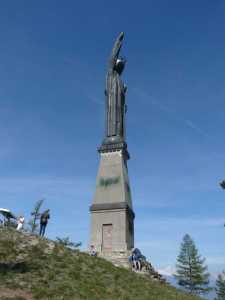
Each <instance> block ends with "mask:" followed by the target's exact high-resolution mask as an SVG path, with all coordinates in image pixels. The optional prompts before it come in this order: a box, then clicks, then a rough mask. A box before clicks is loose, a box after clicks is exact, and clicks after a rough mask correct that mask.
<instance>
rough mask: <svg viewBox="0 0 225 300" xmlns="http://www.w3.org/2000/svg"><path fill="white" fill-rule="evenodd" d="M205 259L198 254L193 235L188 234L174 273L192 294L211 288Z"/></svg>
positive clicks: (181, 284) (182, 245) (182, 244)
mask: <svg viewBox="0 0 225 300" xmlns="http://www.w3.org/2000/svg"><path fill="white" fill-rule="evenodd" d="M204 262H205V259H204V258H201V256H200V255H199V254H198V249H197V248H196V246H195V243H194V241H193V240H192V239H191V237H190V236H189V235H188V234H186V235H185V236H184V238H183V241H182V243H181V248H180V254H179V255H178V257H177V264H176V274H175V275H174V276H175V278H176V279H177V281H178V284H179V285H180V286H181V287H183V288H184V289H185V290H186V291H188V292H189V293H190V294H193V295H198V294H203V293H207V292H209V291H210V290H211V288H209V286H208V285H209V276H210V274H209V273H208V272H207V266H206V265H204Z"/></svg>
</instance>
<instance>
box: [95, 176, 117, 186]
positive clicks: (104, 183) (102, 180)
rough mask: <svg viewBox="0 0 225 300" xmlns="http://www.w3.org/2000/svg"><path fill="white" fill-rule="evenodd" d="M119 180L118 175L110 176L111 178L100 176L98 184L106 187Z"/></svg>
mask: <svg viewBox="0 0 225 300" xmlns="http://www.w3.org/2000/svg"><path fill="white" fill-rule="evenodd" d="M119 181H120V177H119V176H118V177H111V178H104V177H101V178H100V181H99V185H100V186H103V187H108V186H110V185H112V184H117V183H119Z"/></svg>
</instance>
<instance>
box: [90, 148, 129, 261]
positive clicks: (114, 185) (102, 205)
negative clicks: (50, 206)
mask: <svg viewBox="0 0 225 300" xmlns="http://www.w3.org/2000/svg"><path fill="white" fill-rule="evenodd" d="M90 211H91V238H90V244H91V245H94V247H95V249H96V251H97V252H98V253H99V254H100V256H103V257H105V258H106V259H109V260H111V261H113V262H114V263H115V262H116V259H117V258H118V260H119V259H121V258H122V260H123V259H124V261H125V260H127V257H128V253H129V250H131V249H132V248H133V247H134V223H133V221H134V213H133V209H132V200H131V192H130V184H129V179H128V171H127V164H126V158H125V157H124V154H123V151H121V150H119V151H114V152H106V153H100V166H99V172H98V176H97V182H96V192H95V196H94V200H93V204H92V205H91V207H90ZM110 257H111V259H110ZM115 264H116V263H115Z"/></svg>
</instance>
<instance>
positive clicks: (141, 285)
mask: <svg viewBox="0 0 225 300" xmlns="http://www.w3.org/2000/svg"><path fill="white" fill-rule="evenodd" d="M1 288H10V289H12V290H15V289H20V290H25V291H29V292H31V293H32V295H33V298H34V299H43V300H44V299H46V300H47V299H49V300H50V299H52V300H57V299H58V300H64V299H65V300H66V299H68V300H81V299H87V300H100V299H101V300H197V299H200V298H197V297H193V296H190V295H187V294H185V293H182V292H180V291H178V290H177V289H175V288H173V287H171V286H170V285H168V284H162V283H159V282H156V281H152V280H150V279H148V278H146V277H144V276H141V275H139V274H136V273H134V272H132V271H130V270H126V269H123V268H117V267H114V266H113V265H112V264H111V263H110V262H107V261H106V260H104V259H101V258H97V257H91V256H89V255H88V254H85V253H82V252H79V251H78V250H71V249H68V248H66V247H64V246H63V245H60V244H57V243H54V244H53V243H51V249H49V241H47V240H43V239H40V238H38V237H35V236H33V237H31V236H29V235H24V234H21V233H18V232H15V231H14V230H5V229H4V230H3V229H0V289H1ZM0 299H1V298H0ZM6 299H7V298H6ZM9 299H10V298H9ZM11 299H14V300H16V299H18V300H19V299H20V298H19V297H17V298H15V297H14V298H11ZM21 299H22V298H21Z"/></svg>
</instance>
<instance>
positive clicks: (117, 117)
mask: <svg viewBox="0 0 225 300" xmlns="http://www.w3.org/2000/svg"><path fill="white" fill-rule="evenodd" d="M106 108H107V109H106V112H107V116H106V135H107V137H111V136H120V137H122V138H123V137H124V112H125V111H124V108H125V88H124V85H123V82H122V81H121V79H120V75H119V74H118V73H117V72H116V71H115V70H110V71H109V72H108V74H107V79H106Z"/></svg>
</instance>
